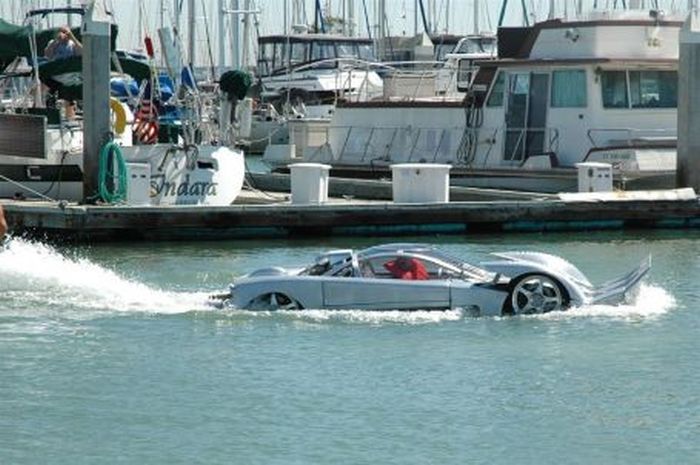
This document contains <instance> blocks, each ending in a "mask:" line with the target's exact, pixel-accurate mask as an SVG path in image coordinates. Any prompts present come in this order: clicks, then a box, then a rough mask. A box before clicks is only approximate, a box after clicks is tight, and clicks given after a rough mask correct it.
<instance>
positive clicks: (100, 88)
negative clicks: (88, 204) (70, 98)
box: [82, 0, 111, 201]
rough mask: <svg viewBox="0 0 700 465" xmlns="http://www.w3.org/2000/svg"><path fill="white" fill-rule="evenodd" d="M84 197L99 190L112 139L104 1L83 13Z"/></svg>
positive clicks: (109, 32) (90, 6) (108, 56)
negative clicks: (103, 158) (102, 160)
mask: <svg viewBox="0 0 700 465" xmlns="http://www.w3.org/2000/svg"><path fill="white" fill-rule="evenodd" d="M82 36H83V37H82V39H83V131H84V134H83V199H84V200H85V201H88V199H90V198H91V197H92V196H93V195H94V194H95V193H96V192H97V190H98V170H99V160H100V150H101V149H102V147H103V146H104V144H105V143H106V142H108V140H109V134H110V130H111V129H110V122H109V73H110V66H109V61H110V56H111V50H110V36H111V31H110V23H109V17H108V16H107V12H106V11H105V8H104V4H103V2H102V1H95V0H93V1H91V2H89V4H88V5H87V11H86V13H85V16H84V17H83V25H82Z"/></svg>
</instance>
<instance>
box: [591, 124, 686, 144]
mask: <svg viewBox="0 0 700 465" xmlns="http://www.w3.org/2000/svg"><path fill="white" fill-rule="evenodd" d="M614 134H620V135H621V136H622V137H621V138H619V139H613V136H611V135H614ZM605 135H607V137H606V138H605V142H604V143H601V142H602V141H599V140H597V139H596V136H603V137H605ZM586 137H588V140H589V141H590V142H591V147H592V148H600V147H605V146H609V145H611V141H619V142H622V144H623V145H626V146H629V147H634V146H635V145H638V144H635V143H634V142H635V141H636V140H639V139H640V138H642V137H645V138H648V139H649V140H650V141H656V142H660V141H670V140H673V139H675V137H676V129H675V128H666V129H638V128H591V129H589V130H588V131H586Z"/></svg>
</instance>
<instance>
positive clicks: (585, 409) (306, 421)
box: [0, 230, 700, 465]
mask: <svg viewBox="0 0 700 465" xmlns="http://www.w3.org/2000/svg"><path fill="white" fill-rule="evenodd" d="M394 239H395V240H401V241H407V240H418V241H425V242H431V243H436V244H441V245H442V246H443V247H445V248H446V249H447V250H448V251H449V252H451V253H453V254H455V255H459V256H463V257H465V258H468V259H478V258H480V257H483V255H484V254H487V253H488V252H493V251H503V250H511V251H512V250H539V251H543V252H549V253H554V254H558V255H561V256H563V257H565V258H566V259H568V260H570V261H572V262H573V263H574V264H576V265H577V266H578V267H579V268H581V269H582V270H583V271H584V272H585V273H586V274H587V275H588V276H589V278H590V279H591V280H592V281H593V282H601V281H604V280H606V279H610V278H613V277H615V276H616V275H619V274H622V273H624V272H626V271H627V270H629V269H631V268H632V267H634V266H635V265H636V264H637V263H638V262H639V261H640V260H641V259H642V258H643V257H645V256H646V255H647V254H651V255H652V257H653V266H652V270H651V272H650V274H649V276H648V277H647V278H646V279H645V281H644V284H643V286H642V289H641V292H640V295H639V298H638V299H637V301H636V302H634V303H633V304H630V305H625V306H620V307H611V306H593V307H584V308H574V309H570V310H569V311H567V312H560V313H551V314H547V315H541V316H529V317H509V318H474V317H470V316H468V315H465V314H463V313H461V312H460V311H448V312H421V311H417V312H407V313H401V312H362V311H351V310H349V311H327V310H323V309H316V310H304V311H281V312H262V313H254V312H246V311H242V310H236V309H227V310H220V309H216V308H213V307H212V306H210V305H209V304H208V302H207V296H208V295H209V294H211V293H217V292H222V291H224V290H225V288H226V285H227V284H228V282H229V281H230V280H231V278H232V277H234V276H236V275H240V274H243V273H245V272H247V271H249V270H251V269H253V268H257V267H262V266H269V265H281V266H285V265H292V264H302V265H303V264H305V263H307V262H308V261H309V260H311V259H313V257H314V256H315V255H316V254H317V253H319V252H321V251H323V250H326V249H328V248H346V247H364V246H369V245H374V244H377V243H380V242H386V241H387V239H386V238H381V239H380V238H362V239H358V238H355V239H351V240H349V239H346V238H329V239H308V240H307V239H296V240H278V241H264V242H263V241H260V242H257V241H238V242H233V241H232V242H207V243H201V242H200V243H148V244H114V245H99V246H93V247H87V246H71V247H50V246H47V245H43V244H40V243H32V242H27V241H24V240H20V239H14V240H13V241H12V242H11V244H10V246H9V248H8V249H7V250H5V251H3V252H0V292H1V295H2V297H0V463H2V464H36V463H51V464H58V465H63V464H66V465H68V464H71V465H72V464H80V463H103V464H112V463H124V464H134V463H148V464H169V465H171V464H230V463H240V464H340V463H347V464H363V463H372V464H428V463H435V464H465V463H469V464H490V465H491V464H506V463H507V464H511V463H517V464H542V463H567V464H590V463H615V464H637V463H644V464H668V463H698V462H699V461H700V445H698V437H700V369H699V368H700V361H699V358H698V353H699V352H700V351H699V349H700V342H699V341H700V339H699V338H698V334H700V286H699V285H698V276H700V232H699V231H692V230H691V231H663V230H657V231H640V232H630V231H626V232H599V233H581V234H546V235H539V234H526V235H509V236H503V235H490V236H486V235H484V236H470V237H457V236H440V237H420V238H406V237H402V238H394ZM389 240H391V239H389Z"/></svg>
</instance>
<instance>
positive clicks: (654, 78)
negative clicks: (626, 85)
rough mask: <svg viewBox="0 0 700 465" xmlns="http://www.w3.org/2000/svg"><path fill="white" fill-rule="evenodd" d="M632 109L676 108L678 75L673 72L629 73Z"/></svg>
mask: <svg viewBox="0 0 700 465" xmlns="http://www.w3.org/2000/svg"><path fill="white" fill-rule="evenodd" d="M629 79H630V102H631V103H632V108H676V106H677V103H678V102H677V101H678V75H677V73H676V72H675V71H630V72H629Z"/></svg>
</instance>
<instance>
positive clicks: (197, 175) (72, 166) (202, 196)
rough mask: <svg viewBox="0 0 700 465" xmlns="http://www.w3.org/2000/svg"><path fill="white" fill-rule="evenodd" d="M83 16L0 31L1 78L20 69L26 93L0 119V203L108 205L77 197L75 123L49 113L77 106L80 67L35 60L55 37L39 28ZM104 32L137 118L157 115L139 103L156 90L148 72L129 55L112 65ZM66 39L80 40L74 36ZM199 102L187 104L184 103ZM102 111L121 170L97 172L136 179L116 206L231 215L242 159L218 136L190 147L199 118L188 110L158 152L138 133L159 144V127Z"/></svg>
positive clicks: (33, 14) (33, 19) (126, 113)
mask: <svg viewBox="0 0 700 465" xmlns="http://www.w3.org/2000/svg"><path fill="white" fill-rule="evenodd" d="M85 13H86V8H85V7H82V6H81V7H65V8H50V9H42V10H32V11H30V12H28V13H27V16H26V20H25V23H24V25H22V26H15V25H11V24H9V23H5V22H2V23H0V42H2V43H8V42H7V41H13V42H11V44H12V45H11V46H10V47H2V48H0V52H2V53H3V54H2V55H1V56H0V58H2V60H4V63H5V64H6V65H7V66H5V68H4V69H5V73H6V74H5V76H4V77H6V78H7V77H8V74H7V73H8V70H9V71H12V69H15V68H17V63H22V62H24V63H28V64H29V67H30V71H29V75H28V76H24V78H25V79H30V80H31V81H32V82H33V84H32V86H33V91H34V92H33V95H34V98H33V99H32V100H33V101H32V102H30V104H29V105H20V104H15V103H11V104H9V105H7V107H6V109H5V110H6V111H5V112H3V113H0V197H4V198H20V199H24V198H28V199H30V198H41V199H50V200H66V201H80V202H95V201H105V200H107V199H104V196H102V197H100V195H99V192H84V191H83V185H84V184H83V181H84V177H85V173H84V170H83V167H84V163H83V161H84V160H83V125H82V120H81V119H80V118H79V117H78V118H75V119H70V118H67V117H66V115H63V114H61V105H56V104H55V99H56V98H58V99H64V100H79V99H80V98H81V96H82V74H81V71H82V59H81V57H79V56H74V57H71V58H69V59H67V60H56V61H53V62H50V61H46V60H44V59H43V58H42V57H41V56H40V55H41V51H43V50H44V47H45V46H46V44H47V43H48V42H49V40H51V38H52V37H54V36H55V34H56V29H51V28H49V29H46V30H43V31H38V26H39V23H40V22H41V19H43V18H45V17H46V16H47V15H50V14H66V15H78V16H80V17H82V16H83V15H85ZM111 30H112V41H111V42H112V45H111V53H112V56H113V59H112V67H113V71H115V72H118V73H119V75H120V76H124V75H128V76H129V77H130V78H131V79H133V80H134V81H135V82H136V83H138V86H139V89H140V91H139V96H140V97H141V98H140V103H139V104H138V110H142V109H143V107H144V106H145V105H151V106H152V107H155V102H153V101H150V102H148V101H147V100H144V99H143V96H144V95H145V92H144V89H146V87H148V85H147V83H151V86H152V88H153V83H154V82H155V81H156V80H157V75H156V73H155V70H154V66H152V64H151V63H149V62H148V61H143V60H139V59H134V58H131V57H129V56H128V55H127V54H120V56H118V55H117V53H116V51H115V47H114V44H115V43H116V34H117V32H118V28H117V26H116V25H114V24H112V25H111ZM73 33H74V35H75V36H76V37H77V38H78V39H80V29H79V28H75V29H74V30H73ZM10 51H12V52H13V53H14V54H11V53H9V52H10ZM151 59H152V56H151ZM9 76H12V75H11V74H10V75H9ZM46 88H48V90H49V92H50V93H49V97H48V98H47V99H45V98H44V95H43V90H44V89H46ZM47 100H48V105H47ZM197 100H198V99H197V98H195V97H193V98H192V99H191V101H192V102H197ZM24 103H25V104H26V103H27V102H24ZM110 107H111V108H112V110H113V125H112V137H113V145H112V146H113V147H115V150H118V151H120V152H121V154H122V157H123V161H124V165H119V164H118V163H115V162H112V163H111V164H110V166H107V167H104V168H103V169H104V170H108V171H110V175H109V176H108V178H109V177H111V171H112V170H114V171H115V172H118V177H119V178H125V177H126V178H128V179H131V180H135V179H137V178H139V179H141V182H138V183H134V184H133V185H132V187H133V188H134V189H133V192H131V193H132V194H133V195H131V196H127V193H126V192H125V193H123V194H124V195H122V196H120V197H118V199H119V201H121V202H127V201H129V200H131V201H133V202H135V203H138V204H140V205H229V204H231V203H232V202H233V201H234V200H235V198H236V197H237V196H238V194H239V192H240V189H241V187H242V183H243V176H244V162H243V153H242V152H241V151H240V150H237V149H231V148H229V147H228V144H225V143H224V142H223V141H224V140H225V138H224V137H221V136H220V134H223V132H224V131H221V133H220V134H217V135H215V136H214V137H212V138H211V139H212V140H200V139H198V138H199V137H201V136H200V135H201V134H202V132H201V131H199V128H198V127H197V124H195V122H194V118H196V116H197V115H198V113H197V112H195V111H194V110H192V109H191V110H190V112H189V114H190V115H191V118H190V119H189V120H188V121H186V122H185V125H184V129H183V130H182V131H181V132H180V134H179V137H177V139H176V142H175V143H157V141H158V138H157V137H155V138H153V137H150V138H148V139H147V140H145V138H143V137H139V134H138V133H140V132H143V131H144V130H145V131H149V132H150V133H151V134H153V131H155V132H156V134H157V131H158V129H159V128H158V123H157V120H155V119H149V120H148V121H146V124H144V118H143V115H142V114H141V115H139V111H137V112H136V115H134V114H133V112H132V110H131V108H130V107H129V105H127V104H126V103H124V102H119V101H117V100H112V101H111V102H110ZM152 114H153V113H151V115H152ZM139 116H142V117H141V118H139ZM135 131H136V133H137V134H135ZM144 142H148V143H144ZM153 142H156V143H153ZM112 165H114V166H112ZM120 167H121V169H119V168H120ZM144 177H146V182H145V183H144V182H143V178H144ZM110 183H111V184H112V186H111V187H112V188H115V186H114V184H118V183H117V182H116V181H114V180H112V181H110ZM139 186H140V187H139ZM136 189H138V190H139V192H138V193H137V192H135V190H136ZM129 190H130V191H131V189H129Z"/></svg>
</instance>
